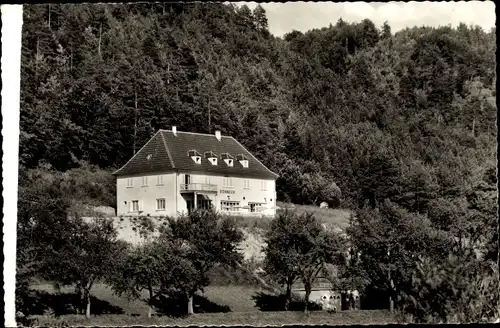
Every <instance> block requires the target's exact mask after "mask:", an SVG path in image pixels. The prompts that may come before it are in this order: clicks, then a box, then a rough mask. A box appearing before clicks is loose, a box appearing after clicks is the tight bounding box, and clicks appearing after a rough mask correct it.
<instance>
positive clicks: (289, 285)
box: [285, 279, 292, 311]
mask: <svg viewBox="0 0 500 328" xmlns="http://www.w3.org/2000/svg"><path fill="white" fill-rule="evenodd" d="M291 300H292V283H291V282H290V279H289V280H288V281H287V284H286V295H285V311H288V309H289V307H290V303H291Z"/></svg>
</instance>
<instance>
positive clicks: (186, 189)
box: [180, 183, 217, 194]
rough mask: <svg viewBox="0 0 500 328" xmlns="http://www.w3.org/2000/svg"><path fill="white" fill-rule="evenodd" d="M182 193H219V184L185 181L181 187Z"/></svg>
mask: <svg viewBox="0 0 500 328" xmlns="http://www.w3.org/2000/svg"><path fill="white" fill-rule="evenodd" d="M180 192H181V194H183V193H193V192H199V193H217V185H215V184H207V183H183V184H181V187H180Z"/></svg>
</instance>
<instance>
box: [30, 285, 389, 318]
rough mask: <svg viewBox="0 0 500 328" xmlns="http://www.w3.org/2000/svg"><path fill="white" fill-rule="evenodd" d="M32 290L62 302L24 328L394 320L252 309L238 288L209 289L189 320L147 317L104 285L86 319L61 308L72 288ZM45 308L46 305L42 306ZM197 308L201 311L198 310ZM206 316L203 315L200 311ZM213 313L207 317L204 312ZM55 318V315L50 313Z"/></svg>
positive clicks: (246, 291)
mask: <svg viewBox="0 0 500 328" xmlns="http://www.w3.org/2000/svg"><path fill="white" fill-rule="evenodd" d="M33 289H34V290H37V291H40V292H47V293H50V295H55V296H58V297H62V298H56V300H55V301H54V300H52V303H57V306H58V307H59V308H60V309H59V310H56V311H59V313H57V312H54V311H52V312H49V313H43V312H41V313H37V314H34V315H31V316H30V319H31V320H32V321H31V323H30V325H36V326H50V327H62V326H90V325H92V326H119V325H121V326H123V325H176V326H190V325H222V324H225V325H254V326H261V325H284V324H311V325H320V324H387V323H395V322H396V320H395V319H394V318H393V317H392V316H391V315H390V314H389V313H388V312H387V311H342V312H339V313H333V314H329V313H327V312H323V311H313V312H311V313H310V315H309V316H305V315H304V314H303V312H300V311H296V312H283V311H261V310H260V309H259V308H257V307H256V306H255V304H256V302H255V299H254V298H255V296H256V295H257V294H258V293H259V292H261V290H259V289H258V288H251V287H244V286H210V287H208V288H206V290H205V293H204V294H203V295H201V296H200V298H199V299H198V300H196V299H195V312H198V313H196V314H195V315H193V316H190V317H169V316H165V315H154V316H153V317H152V318H147V307H146V305H145V304H144V303H143V302H141V301H129V300H127V299H126V298H125V297H118V296H116V295H114V294H113V293H112V291H111V289H110V288H109V287H107V286H106V285H103V284H98V285H96V286H95V287H94V288H92V296H93V301H92V306H93V308H92V311H91V312H92V313H93V315H92V317H91V318H90V319H87V318H85V317H84V316H83V315H76V314H70V313H74V312H71V311H68V310H67V309H68V308H67V307H65V308H64V309H63V310H62V311H63V312H61V306H62V304H59V303H65V302H69V301H68V300H69V299H68V298H64V297H65V296H68V295H70V293H71V292H73V289H72V288H70V287H67V288H62V289H61V290H60V292H56V291H55V290H54V288H53V287H52V286H51V285H50V284H44V283H40V284H38V285H36V286H33ZM47 304H48V303H47ZM201 308H203V309H201ZM201 312H208V313H201ZM210 312H213V313H210ZM56 314H59V315H56Z"/></svg>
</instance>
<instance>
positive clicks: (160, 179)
mask: <svg viewBox="0 0 500 328" xmlns="http://www.w3.org/2000/svg"><path fill="white" fill-rule="evenodd" d="M157 184H159V185H163V175H159V176H158V183H157Z"/></svg>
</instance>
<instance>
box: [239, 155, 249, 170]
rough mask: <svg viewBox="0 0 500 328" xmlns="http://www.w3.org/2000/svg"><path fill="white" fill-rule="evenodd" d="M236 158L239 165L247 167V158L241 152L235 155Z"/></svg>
mask: <svg viewBox="0 0 500 328" xmlns="http://www.w3.org/2000/svg"><path fill="white" fill-rule="evenodd" d="M236 160H238V162H240V164H241V166H243V167H244V168H248V158H247V157H246V156H245V155H243V154H238V155H236Z"/></svg>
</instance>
